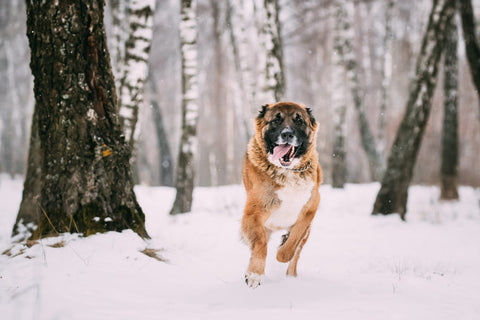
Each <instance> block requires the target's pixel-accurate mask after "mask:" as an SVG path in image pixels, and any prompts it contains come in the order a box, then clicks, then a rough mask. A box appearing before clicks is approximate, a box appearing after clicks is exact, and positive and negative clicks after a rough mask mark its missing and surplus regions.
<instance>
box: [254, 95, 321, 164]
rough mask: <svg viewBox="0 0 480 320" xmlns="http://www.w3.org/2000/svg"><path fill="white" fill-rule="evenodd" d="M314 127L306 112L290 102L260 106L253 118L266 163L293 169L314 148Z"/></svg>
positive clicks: (312, 120)
mask: <svg viewBox="0 0 480 320" xmlns="http://www.w3.org/2000/svg"><path fill="white" fill-rule="evenodd" d="M316 132H317V123H316V121H315V119H314V117H313V115H312V112H311V110H310V109H309V108H306V107H305V106H303V105H300V104H296V103H293V102H278V103H275V104H268V105H264V106H262V109H261V110H260V112H259V114H258V116H257V118H256V134H257V135H258V136H257V137H258V138H260V141H259V142H261V143H263V146H264V147H265V151H266V153H267V156H268V160H269V161H270V162H271V163H273V164H274V165H276V166H278V167H282V168H287V169H292V168H294V167H295V166H296V165H298V164H299V163H300V161H301V159H302V157H303V156H304V155H305V154H306V153H307V152H309V151H310V150H311V148H312V147H314V146H315V135H316Z"/></svg>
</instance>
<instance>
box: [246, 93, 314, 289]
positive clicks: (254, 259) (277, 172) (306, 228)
mask: <svg viewBox="0 0 480 320" xmlns="http://www.w3.org/2000/svg"><path fill="white" fill-rule="evenodd" d="M278 113H281V114H282V115H283V117H284V121H291V118H292V117H295V116H300V117H301V118H302V119H303V120H304V123H305V124H306V125H305V130H304V131H305V132H306V134H307V135H308V140H309V144H308V149H307V150H306V152H305V154H303V155H302V157H301V159H300V162H299V163H298V164H297V165H295V167H294V168H291V169H287V168H282V167H279V166H277V165H274V164H272V163H271V162H270V161H269V160H268V152H267V150H266V146H265V132H266V130H267V128H268V126H269V123H271V121H272V119H273V117H274V116H275V114H278ZM287 124H288V123H287ZM317 129H318V124H317V123H316V121H315V120H314V119H313V117H312V115H311V112H310V110H309V109H307V108H306V107H305V106H303V105H299V104H296V103H292V102H279V103H276V104H270V105H267V106H264V107H263V109H262V111H261V112H260V115H259V116H258V117H257V118H256V128H255V134H254V136H253V137H252V138H251V140H250V142H249V144H248V149H247V153H246V155H245V159H244V164H243V181H244V185H245V189H246V191H247V201H246V205H245V211H244V215H243V219H242V235H243V238H244V240H245V241H246V242H247V244H248V245H249V246H250V250H251V257H250V263H249V266H248V269H247V272H246V274H245V280H246V282H247V285H249V286H251V287H256V286H258V285H259V284H260V279H261V276H262V275H263V274H264V271H265V259H266V256H267V242H268V239H269V235H270V234H271V233H272V232H273V231H276V230H280V229H286V230H287V231H288V234H287V235H286V236H285V238H284V239H285V240H284V242H283V243H282V245H281V246H280V248H279V249H278V252H277V260H278V261H280V262H284V263H285V262H290V263H289V266H288V269H287V275H290V276H296V275H297V262H298V259H299V255H300V252H301V250H302V247H303V245H304V244H305V242H306V241H307V239H308V236H309V234H310V224H311V222H312V220H313V218H314V216H315V213H316V211H317V208H318V204H319V202H320V194H319V191H318V189H319V186H320V183H321V181H322V170H321V167H320V164H319V162H318V154H317V151H316V134H317ZM305 186H306V187H305ZM310 187H311V190H310ZM284 188H285V189H284ZM302 188H304V189H302ZM305 188H307V189H305ZM297 189H299V190H300V192H308V193H310V194H309V195H308V194H307V197H306V198H305V199H308V200H306V201H305V203H303V206H301V207H300V208H299V211H300V212H291V213H290V212H289V213H288V215H290V214H291V215H293V218H294V219H295V217H296V220H294V221H295V222H294V223H293V224H291V225H289V226H288V227H285V226H283V227H281V228H276V227H275V226H271V225H270V226H268V227H267V226H266V225H265V224H266V222H267V220H268V219H269V218H270V216H271V215H272V213H274V212H275V211H276V210H278V209H279V208H280V207H281V206H282V200H281V199H280V197H279V194H280V193H279V192H282V197H283V201H286V198H285V197H288V196H290V190H292V194H291V196H292V197H294V196H295V195H294V194H293V193H294V192H295V190H297ZM282 190H283V191H282ZM303 190H306V191H303ZM288 201H290V200H289V199H288ZM292 201H295V200H292Z"/></svg>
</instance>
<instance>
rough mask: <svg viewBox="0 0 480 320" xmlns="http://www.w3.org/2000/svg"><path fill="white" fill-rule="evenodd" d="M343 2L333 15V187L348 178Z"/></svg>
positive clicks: (337, 3) (341, 186) (342, 185)
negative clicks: (343, 56)
mask: <svg viewBox="0 0 480 320" xmlns="http://www.w3.org/2000/svg"><path fill="white" fill-rule="evenodd" d="M341 6H342V3H341V2H335V7H334V10H333V15H334V17H335V18H334V19H335V26H334V28H335V36H334V52H333V58H332V60H333V61H332V62H333V65H332V68H333V72H332V105H333V152H332V187H333V188H343V187H344V185H345V183H346V180H347V165H346V150H345V134H346V123H345V118H346V114H347V105H346V103H345V99H344V97H345V86H344V80H345V72H344V70H345V68H344V66H343V59H342V57H341V52H342V51H344V50H345V48H344V46H345V41H344V40H345V36H344V34H343V33H344V32H345V31H346V30H345V23H343V22H344V21H345V20H344V19H342V17H341V16H339V15H342V14H343V13H344V10H343V8H341Z"/></svg>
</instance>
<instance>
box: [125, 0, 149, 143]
mask: <svg viewBox="0 0 480 320" xmlns="http://www.w3.org/2000/svg"><path fill="white" fill-rule="evenodd" d="M154 8H155V0H131V1H130V3H129V7H128V38H127V40H126V42H125V44H124V45H125V51H124V52H125V56H124V57H123V60H120V61H117V63H118V64H119V65H120V67H119V68H120V82H119V83H120V87H119V88H118V92H119V99H118V100H119V102H118V106H119V110H120V111H119V114H120V124H121V127H122V128H123V132H124V133H125V138H126V140H127V142H128V143H129V144H130V145H131V146H132V147H133V145H134V141H135V132H136V127H137V121H138V112H139V108H140V106H141V105H142V104H143V91H144V86H145V83H146V81H147V77H148V57H149V54H150V46H151V43H152V36H153V30H152V28H153V12H154ZM120 45H122V44H120Z"/></svg>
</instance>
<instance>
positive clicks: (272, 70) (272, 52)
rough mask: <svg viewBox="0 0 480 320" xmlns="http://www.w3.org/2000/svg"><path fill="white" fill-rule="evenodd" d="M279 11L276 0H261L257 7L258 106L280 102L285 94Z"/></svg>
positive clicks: (256, 98)
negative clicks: (258, 49)
mask: <svg viewBox="0 0 480 320" xmlns="http://www.w3.org/2000/svg"><path fill="white" fill-rule="evenodd" d="M257 1H258V0H257ZM279 10H280V8H279V4H278V0H263V3H262V4H261V5H257V10H256V19H257V24H258V28H259V30H258V32H259V41H260V48H261V49H260V53H259V62H258V65H259V66H260V70H259V74H260V75H259V84H258V86H257V87H258V92H257V93H256V97H255V100H256V102H257V103H258V104H265V103H272V102H275V101H280V100H281V99H282V97H283V95H284V93H285V71H284V67H283V48H282V38H281V32H280V21H279V18H278V16H279Z"/></svg>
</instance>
